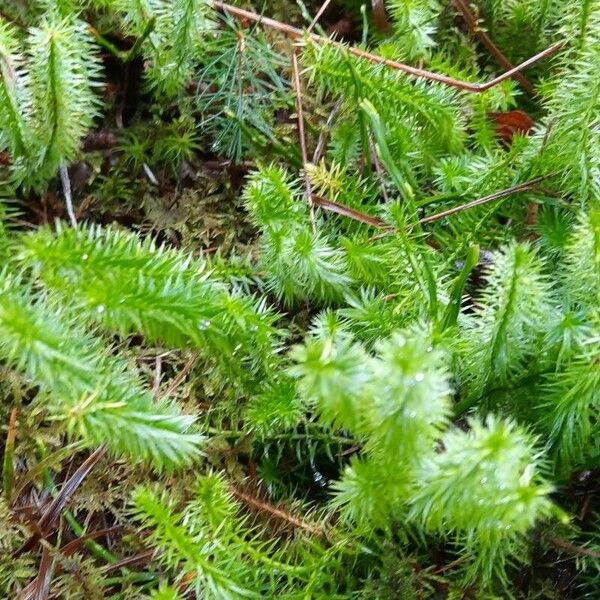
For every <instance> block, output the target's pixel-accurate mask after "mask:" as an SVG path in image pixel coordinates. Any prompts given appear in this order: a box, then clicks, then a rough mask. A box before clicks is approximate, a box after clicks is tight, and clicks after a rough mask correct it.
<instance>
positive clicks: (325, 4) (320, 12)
mask: <svg viewBox="0 0 600 600" xmlns="http://www.w3.org/2000/svg"><path fill="white" fill-rule="evenodd" d="M330 4H331V0H325V2H323V4H321V8H320V9H319V10H318V11H317V14H316V15H315V18H314V19H313V20H312V21H311V23H310V25H309V26H308V29H307V30H306V31H308V32H309V33H310V32H311V31H312V30H313V29H314V27H315V25H316V24H317V23H318V22H319V19H320V18H321V17H322V16H323V13H324V12H325V11H326V10H327V9H328V8H329V5H330Z"/></svg>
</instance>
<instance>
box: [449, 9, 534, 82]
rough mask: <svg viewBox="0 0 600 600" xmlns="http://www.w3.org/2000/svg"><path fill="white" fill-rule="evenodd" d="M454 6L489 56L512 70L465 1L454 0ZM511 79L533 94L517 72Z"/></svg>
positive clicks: (525, 80)
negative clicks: (488, 52)
mask: <svg viewBox="0 0 600 600" xmlns="http://www.w3.org/2000/svg"><path fill="white" fill-rule="evenodd" d="M454 6H456V8H457V10H458V11H459V12H460V14H461V15H462V17H463V19H464V20H465V22H466V24H467V26H468V27H469V29H470V30H471V32H472V33H473V34H474V35H475V36H477V38H478V39H479V41H480V42H481V43H482V44H483V45H484V46H485V47H486V48H487V49H488V50H489V51H490V54H491V55H492V56H493V57H494V58H495V59H496V62H497V63H498V64H499V65H500V66H501V67H503V68H504V69H514V65H513V64H512V63H511V62H510V61H509V60H508V58H506V56H504V54H502V52H501V51H500V50H499V48H498V46H496V44H494V42H493V41H492V38H490V36H489V35H488V34H487V33H486V32H485V31H484V30H483V29H481V28H480V27H479V22H478V21H477V18H476V17H475V15H474V14H473V13H472V12H471V10H470V9H469V5H468V4H467V3H466V2H465V0H454ZM512 77H513V79H515V80H516V81H518V82H519V84H520V86H521V87H522V88H523V89H524V90H525V91H526V92H527V93H529V94H534V93H535V90H534V88H533V85H532V84H531V82H530V81H529V80H527V79H526V78H525V76H524V75H523V74H522V73H520V72H518V71H517V72H515V73H514V74H513V76H512Z"/></svg>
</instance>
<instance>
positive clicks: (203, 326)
mask: <svg viewBox="0 0 600 600" xmlns="http://www.w3.org/2000/svg"><path fill="white" fill-rule="evenodd" d="M209 327H210V321H209V320H208V319H204V321H200V324H199V325H198V329H200V331H204V330H206V329H208V328H209Z"/></svg>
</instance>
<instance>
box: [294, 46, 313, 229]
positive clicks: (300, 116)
mask: <svg viewBox="0 0 600 600" xmlns="http://www.w3.org/2000/svg"><path fill="white" fill-rule="evenodd" d="M292 72H293V76H294V89H295V91H296V112H297V113H298V135H299V137H300V150H301V151H302V166H303V171H304V173H303V174H304V188H305V192H306V201H307V202H308V207H309V211H310V226H311V228H312V230H313V233H316V231H317V223H316V221H315V206H314V203H313V200H312V184H311V182H310V176H309V174H308V152H307V151H306V135H305V133H304V110H303V108H302V85H301V83H300V68H299V66H298V48H294V51H293V52H292Z"/></svg>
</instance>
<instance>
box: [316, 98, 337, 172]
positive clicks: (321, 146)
mask: <svg viewBox="0 0 600 600" xmlns="http://www.w3.org/2000/svg"><path fill="white" fill-rule="evenodd" d="M343 103H344V100H343V99H342V98H340V99H339V100H338V101H337V102H336V103H335V105H334V107H333V109H332V110H331V112H330V113H329V116H328V117H327V121H326V122H325V127H323V128H322V129H321V133H320V134H319V139H318V141H317V147H316V148H315V153H314V154H313V160H312V161H313V164H315V165H317V164H319V161H320V160H321V158H322V157H323V152H324V151H325V141H326V138H327V134H328V133H329V131H330V130H331V126H332V125H333V122H334V121H335V118H336V117H337V116H338V113H339V112H340V109H341V108H342V105H343Z"/></svg>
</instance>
